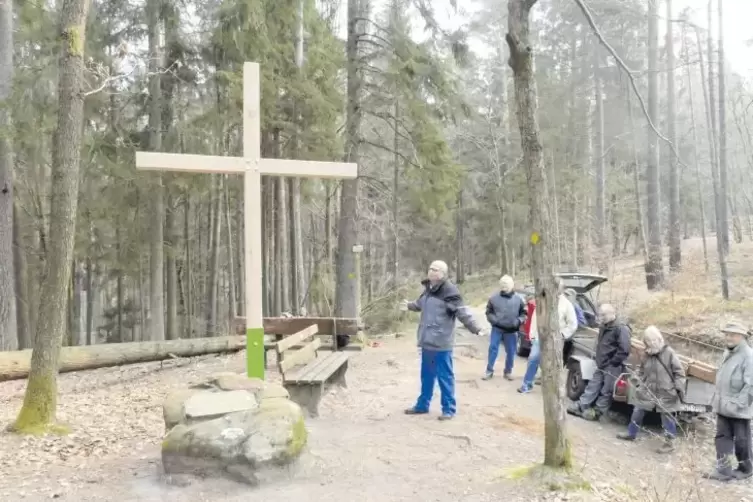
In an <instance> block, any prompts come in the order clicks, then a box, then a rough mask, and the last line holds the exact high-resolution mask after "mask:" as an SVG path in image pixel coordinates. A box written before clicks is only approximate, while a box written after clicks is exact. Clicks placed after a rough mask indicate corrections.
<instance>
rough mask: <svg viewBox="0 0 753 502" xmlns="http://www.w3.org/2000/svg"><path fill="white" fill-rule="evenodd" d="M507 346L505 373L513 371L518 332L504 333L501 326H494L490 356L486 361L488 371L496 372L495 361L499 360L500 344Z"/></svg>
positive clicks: (490, 343) (490, 339)
mask: <svg viewBox="0 0 753 502" xmlns="http://www.w3.org/2000/svg"><path fill="white" fill-rule="evenodd" d="M503 343H504V346H505V375H509V374H510V373H512V365H513V363H515V351H516V350H517V349H518V334H517V333H502V330H500V329H499V328H492V334H491V337H490V338H489V357H488V359H487V363H486V371H487V373H494V363H496V362H497V356H498V355H499V346H500V345H501V344H503Z"/></svg>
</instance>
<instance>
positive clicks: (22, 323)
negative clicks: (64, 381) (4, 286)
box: [13, 204, 32, 349]
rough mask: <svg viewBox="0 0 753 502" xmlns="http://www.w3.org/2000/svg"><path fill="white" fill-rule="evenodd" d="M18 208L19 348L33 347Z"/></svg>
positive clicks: (15, 234) (15, 249) (15, 227)
mask: <svg viewBox="0 0 753 502" xmlns="http://www.w3.org/2000/svg"><path fill="white" fill-rule="evenodd" d="M15 205H16V204H14V206H15ZM18 211H19V210H18V207H15V208H14V210H13V255H14V259H15V263H14V269H15V270H14V272H15V282H16V320H17V324H18V348H19V349H30V348H31V347H32V339H31V333H32V331H31V324H30V319H29V275H28V267H27V262H26V247H25V246H24V239H23V235H22V233H21V223H20V221H19V220H20V218H21V216H20V215H19V213H18Z"/></svg>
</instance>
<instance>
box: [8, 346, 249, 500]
mask: <svg viewBox="0 0 753 502" xmlns="http://www.w3.org/2000/svg"><path fill="white" fill-rule="evenodd" d="M243 357H244V356H243V354H231V355H222V356H214V355H210V356H204V357H198V358H194V359H191V360H187V359H175V360H171V361H168V362H162V363H160V362H154V363H144V364H135V365H129V366H122V367H117V368H102V369H97V370H90V371H82V372H75V373H68V374H64V375H61V376H60V377H59V398H58V403H59V404H58V413H57V418H58V421H59V422H60V423H62V424H65V425H67V426H68V427H69V428H70V429H71V433H70V434H68V435H64V436H55V435H46V436H39V437H37V436H19V435H16V434H12V433H10V432H7V431H3V432H2V433H0V471H2V472H3V476H2V477H0V493H2V494H3V496H0V499H4V500H16V499H18V500H21V499H24V498H27V497H31V496H34V497H39V496H40V495H44V496H45V497H50V498H60V497H63V496H64V495H65V493H67V492H69V491H71V490H72V489H73V488H75V487H81V486H83V485H86V484H89V483H99V482H100V481H101V480H102V478H104V477H106V474H103V472H102V470H103V469H105V464H106V463H107V462H110V461H112V459H117V458H119V457H128V458H131V457H133V456H134V454H136V455H138V454H139V453H141V452H143V454H142V455H141V456H142V457H143V459H152V457H154V453H153V451H154V449H155V448H156V446H157V445H158V444H159V442H160V441H161V440H162V437H163V436H164V432H165V431H164V422H163V416H162V402H163V399H164V397H165V395H166V394H167V392H169V391H170V390H171V389H174V388H178V387H185V386H186V384H189V385H190V384H192V383H200V382H202V381H204V380H206V378H207V377H208V376H210V375H212V374H216V373H218V372H220V371H235V372H238V371H241V370H242V369H243V362H244V359H243ZM25 384H26V382H25V381H23V380H22V381H11V382H3V383H0V422H2V423H3V424H10V423H12V421H13V420H14V419H15V416H16V414H17V413H18V410H19V409H20V407H21V403H22V401H23V392H24V388H25ZM154 461H156V458H154ZM109 468H112V466H110V467H109ZM51 480H54V481H52V482H51ZM11 492H12V493H13V497H12V498H5V497H6V496H7V495H6V494H7V493H11Z"/></svg>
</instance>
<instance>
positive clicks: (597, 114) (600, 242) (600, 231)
mask: <svg viewBox="0 0 753 502" xmlns="http://www.w3.org/2000/svg"><path fill="white" fill-rule="evenodd" d="M599 50H600V47H599V46H598V45H595V46H594V47H593V48H592V51H593V55H592V57H593V63H592V66H593V78H594V101H595V102H596V107H595V108H594V117H593V122H594V127H593V131H594V136H593V137H594V149H595V151H594V156H593V161H594V166H593V169H594V172H595V173H596V176H595V177H596V190H595V192H596V205H595V209H596V214H595V216H594V221H595V223H596V249H597V251H596V256H598V259H597V266H598V269H599V273H600V274H603V273H604V272H605V271H606V268H607V264H608V263H607V257H608V254H607V252H606V249H607V248H606V245H607V209H606V176H607V173H606V167H605V163H604V96H603V95H602V81H601V70H600V68H599V67H600V65H601V58H600V57H599Z"/></svg>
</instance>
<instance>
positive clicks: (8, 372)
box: [0, 336, 246, 382]
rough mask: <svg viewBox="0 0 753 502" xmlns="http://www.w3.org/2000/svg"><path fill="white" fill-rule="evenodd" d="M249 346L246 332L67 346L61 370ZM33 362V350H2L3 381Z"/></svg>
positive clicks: (18, 375)
mask: <svg viewBox="0 0 753 502" xmlns="http://www.w3.org/2000/svg"><path fill="white" fill-rule="evenodd" d="M245 348H246V337H245V336H223V337H214V338H189V339H186V340H167V341H163V342H133V343H108V344H102V345H87V346H83V347H63V348H62V349H61V352H60V372H61V373H65V372H69V371H79V370H91V369H95V368H105V367H108V366H120V365H123V364H135V363H145V362H149V361H162V360H164V359H172V358H175V357H192V356H200V355H204V354H219V353H224V352H237V351H239V350H243V349H245ZM30 364H31V350H18V351H13V352H0V382H2V381H5V380H15V379H19V378H26V377H27V376H28V375H29V367H30Z"/></svg>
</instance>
